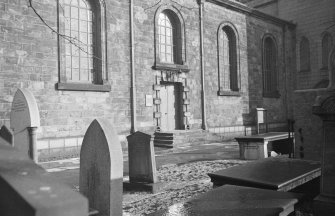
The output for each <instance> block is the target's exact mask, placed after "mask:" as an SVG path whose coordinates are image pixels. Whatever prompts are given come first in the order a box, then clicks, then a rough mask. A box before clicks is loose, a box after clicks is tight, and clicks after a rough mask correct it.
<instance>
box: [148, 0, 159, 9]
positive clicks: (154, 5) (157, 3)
mask: <svg viewBox="0 0 335 216" xmlns="http://www.w3.org/2000/svg"><path fill="white" fill-rule="evenodd" d="M161 2H162V0H159V1H158V2H156V3H155V4H153V5H152V6H150V7H147V8H144V11H146V10H149V9H151V8H153V7H156V6H157V5H159V4H160V3H161Z"/></svg>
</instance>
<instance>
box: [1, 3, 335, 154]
mask: <svg viewBox="0 0 335 216" xmlns="http://www.w3.org/2000/svg"><path fill="white" fill-rule="evenodd" d="M0 11H1V13H0V125H7V126H8V127H10V125H9V117H10V110H11V103H12V100H13V96H14V93H15V92H16V90H17V89H18V88H25V89H28V90H30V91H31V92H32V93H33V95H34V96H35V98H36V101H37V104H38V108H39V113H40V118H41V127H40V128H39V129H38V133H37V137H38V140H37V148H38V151H39V154H40V155H39V158H40V160H41V161H43V160H52V159H57V158H62V157H71V156H77V155H78V152H79V150H80V145H81V142H82V139H83V136H84V134H85V131H86V129H87V128H88V126H89V124H90V123H91V122H92V120H94V119H95V118H104V119H107V120H108V121H110V122H111V123H112V124H113V125H114V126H115V128H116V130H117V132H118V134H119V137H120V140H121V141H122V143H123V146H124V148H126V146H127V143H126V136H128V135H130V134H131V133H133V132H135V131H142V132H145V133H148V134H151V135H153V136H154V137H155V145H157V146H166V147H173V146H178V145H183V144H185V143H199V144H201V143H206V142H212V141H220V140H222V139H231V138H234V136H237V135H244V134H251V133H254V132H255V130H256V108H264V109H266V110H267V122H268V128H269V130H272V131H285V130H287V121H288V119H291V120H294V121H295V122H296V124H295V134H296V143H297V148H299V147H303V151H305V152H304V153H305V156H306V157H309V158H315V157H318V154H319V152H318V150H317V149H318V148H319V144H316V143H315V141H317V140H318V139H320V137H321V136H322V135H321V131H319V130H318V128H319V127H320V128H321V120H318V119H317V117H313V116H312V114H311V112H312V111H311V106H312V105H313V103H314V101H315V98H316V97H317V96H318V95H320V94H321V95H322V94H323V92H325V89H327V88H328V86H329V85H330V84H331V82H330V81H329V80H330V79H329V76H330V74H331V73H330V61H329V59H330V54H331V51H332V49H333V46H334V45H333V44H334V41H333V40H334V39H333V38H334V37H335V17H334V11H335V2H334V1H333V0H318V1H315V0H249V1H247V0H244V1H242V0H240V1H237V0H145V1H141V0H128V1H125V0H122V1H121V0H29V1H10V0H0ZM333 52H334V51H333ZM311 132H312V133H311ZM313 134H314V135H313ZM301 138H302V139H301Z"/></svg>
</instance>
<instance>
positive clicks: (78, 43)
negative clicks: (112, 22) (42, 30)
mask: <svg viewBox="0 0 335 216" xmlns="http://www.w3.org/2000/svg"><path fill="white" fill-rule="evenodd" d="M27 3H28V7H29V8H31V9H32V10H33V12H34V13H35V15H36V16H37V17H38V18H39V20H40V21H41V22H42V23H43V24H44V25H45V26H46V27H47V28H48V29H50V30H51V32H52V33H55V34H57V35H59V36H60V37H62V38H64V39H65V40H66V41H68V42H69V43H70V44H73V45H74V46H76V47H77V48H78V49H79V50H81V51H82V52H84V53H86V54H88V55H91V56H92V57H93V58H96V59H99V60H101V59H100V58H99V57H97V56H94V55H92V54H90V53H89V52H88V51H86V50H84V49H83V47H82V46H85V45H86V44H85V43H83V42H82V41H80V40H79V39H78V38H76V37H71V36H68V35H65V34H61V33H60V32H59V31H57V30H55V29H54V28H52V27H51V26H50V25H49V24H48V23H47V22H46V21H45V20H44V18H43V17H42V16H41V15H40V14H39V13H38V11H37V10H36V8H35V7H34V5H33V0H27ZM60 7H62V6H60ZM62 8H63V7H62ZM63 11H64V8H63Z"/></svg>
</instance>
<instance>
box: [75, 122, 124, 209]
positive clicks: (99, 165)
mask: <svg viewBox="0 0 335 216" xmlns="http://www.w3.org/2000/svg"><path fill="white" fill-rule="evenodd" d="M79 178H80V179H79V190H80V192H81V193H82V194H83V195H84V196H86V197H87V198H88V201H89V206H90V208H92V209H95V210H97V211H98V212H99V215H100V216H110V215H113V216H119V215H122V191H123V190H122V182H123V155H122V149H121V144H120V142H119V139H118V135H117V134H116V132H115V130H114V128H113V126H112V125H111V124H110V123H109V122H108V121H107V120H105V119H96V120H94V121H93V122H92V123H91V125H90V126H89V128H88V129H87V131H86V134H85V136H84V140H83V143H82V146H81V151H80V177H79Z"/></svg>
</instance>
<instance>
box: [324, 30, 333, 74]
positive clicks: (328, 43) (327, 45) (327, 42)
mask: <svg viewBox="0 0 335 216" xmlns="http://www.w3.org/2000/svg"><path fill="white" fill-rule="evenodd" d="M332 46H333V39H332V36H331V35H330V34H329V33H326V34H324V36H323V37H322V69H328V57H329V53H330V51H331V49H332Z"/></svg>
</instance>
